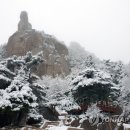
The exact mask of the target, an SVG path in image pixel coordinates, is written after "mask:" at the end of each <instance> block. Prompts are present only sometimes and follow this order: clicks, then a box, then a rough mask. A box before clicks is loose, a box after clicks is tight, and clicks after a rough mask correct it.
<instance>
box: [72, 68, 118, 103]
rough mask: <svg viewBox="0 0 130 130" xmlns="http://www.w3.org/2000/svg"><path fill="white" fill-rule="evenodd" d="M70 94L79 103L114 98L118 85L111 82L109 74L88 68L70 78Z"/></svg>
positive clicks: (116, 95)
mask: <svg viewBox="0 0 130 130" xmlns="http://www.w3.org/2000/svg"><path fill="white" fill-rule="evenodd" d="M71 91H72V95H73V97H74V99H75V101H77V102H78V103H79V104H80V103H85V104H90V103H95V102H97V101H107V100H108V99H109V97H110V96H111V98H112V99H113V100H115V99H116V98H117V97H118V96H119V91H120V90H119V87H118V86H117V85H116V84H114V83H113V82H112V79H111V76H110V75H109V74H108V73H106V72H104V71H101V70H98V69H94V68H93V69H92V68H88V69H85V70H84V71H83V72H81V73H79V75H78V76H77V77H76V78H74V79H73V80H72V88H71Z"/></svg>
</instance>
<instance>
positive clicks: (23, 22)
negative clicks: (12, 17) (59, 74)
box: [18, 11, 32, 32]
mask: <svg viewBox="0 0 130 130" xmlns="http://www.w3.org/2000/svg"><path fill="white" fill-rule="evenodd" d="M31 29H32V25H31V24H30V23H29V22H28V14H27V12H26V11H22V12H21V14H20V21H19V23H18V31H19V32H23V31H26V30H31Z"/></svg>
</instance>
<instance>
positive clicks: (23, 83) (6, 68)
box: [0, 52, 42, 126]
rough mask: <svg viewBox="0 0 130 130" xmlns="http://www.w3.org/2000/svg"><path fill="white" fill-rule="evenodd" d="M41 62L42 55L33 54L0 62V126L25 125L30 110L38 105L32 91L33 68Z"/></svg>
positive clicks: (29, 53)
mask: <svg viewBox="0 0 130 130" xmlns="http://www.w3.org/2000/svg"><path fill="white" fill-rule="evenodd" d="M41 62H42V58H41V54H38V55H36V56H32V54H31V52H28V53H27V55H26V56H23V57H17V56H13V57H11V58H8V59H4V60H2V61H1V62H0V81H1V84H0V126H4V125H9V124H14V125H23V124H25V123H26V116H27V113H28V111H29V109H30V108H35V107H36V106H37V105H38V104H37V103H36V100H37V97H36V96H35V95H34V94H33V92H32V89H31V85H32V84H31V83H32V82H31V68H32V67H33V66H35V65H37V64H39V63H41Z"/></svg>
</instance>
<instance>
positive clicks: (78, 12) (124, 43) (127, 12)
mask: <svg viewBox="0 0 130 130" xmlns="http://www.w3.org/2000/svg"><path fill="white" fill-rule="evenodd" d="M22 10H26V11H27V12H28V15H29V21H30V23H31V24H32V26H33V28H35V29H37V30H44V32H46V33H49V34H52V35H55V36H56V37H57V38H58V39H59V40H61V41H64V42H65V43H66V44H67V45H69V43H70V42H71V41H76V42H79V43H80V44H81V45H82V46H83V47H85V49H86V50H87V51H90V52H93V53H95V55H96V56H98V57H99V58H101V59H111V60H114V61H115V60H122V61H124V62H125V63H128V62H129V61H130V0H1V3H0V44H3V43H5V42H7V41H8V37H9V36H10V35H12V34H13V33H14V32H15V31H16V30H17V24H18V21H19V14H20V12H21V11H22Z"/></svg>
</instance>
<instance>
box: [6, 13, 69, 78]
mask: <svg viewBox="0 0 130 130" xmlns="http://www.w3.org/2000/svg"><path fill="white" fill-rule="evenodd" d="M28 51H31V52H32V54H36V53H38V52H41V51H43V58H44V60H45V61H46V62H45V63H43V64H41V65H39V66H38V67H37V68H35V70H34V71H35V73H37V74H38V75H39V76H42V75H51V76H53V77H54V76H56V75H63V76H65V75H67V74H69V72H70V68H69V61H68V49H67V47H66V46H65V45H64V44H63V43H61V42H60V41H58V40H57V39H56V38H54V37H53V36H51V35H48V34H45V33H43V32H39V31H36V30H35V29H32V25H31V24H30V23H29V22H28V14H27V12H25V11H22V12H21V14H20V22H19V23H18V30H17V31H16V32H15V33H14V34H13V35H12V36H10V38H9V40H8V43H7V46H6V52H7V57H10V56H12V55H17V56H23V55H25V54H26V53H27V52H28Z"/></svg>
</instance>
